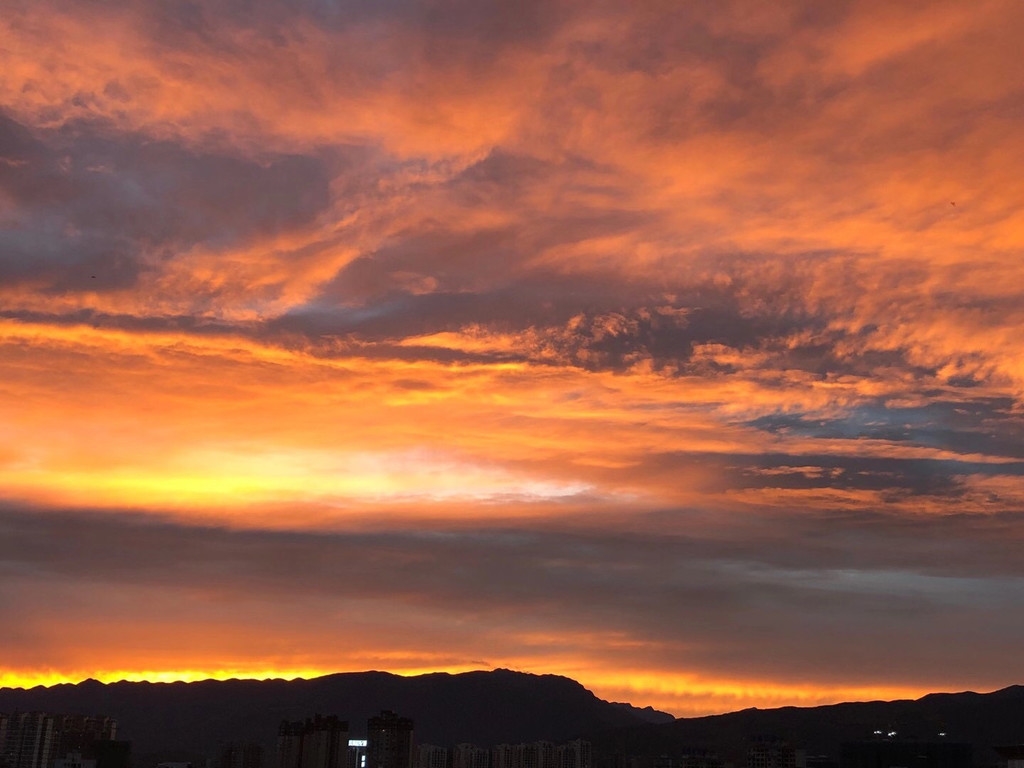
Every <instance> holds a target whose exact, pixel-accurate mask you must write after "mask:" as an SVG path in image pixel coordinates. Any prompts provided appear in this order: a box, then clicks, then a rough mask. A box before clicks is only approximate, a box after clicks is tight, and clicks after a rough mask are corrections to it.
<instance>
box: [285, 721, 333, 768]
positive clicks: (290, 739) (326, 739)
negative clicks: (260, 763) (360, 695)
mask: <svg viewBox="0 0 1024 768" xmlns="http://www.w3.org/2000/svg"><path fill="white" fill-rule="evenodd" d="M277 734H278V735H277V768H347V762H348V722H347V721H345V720H339V719H338V718H337V717H336V716H335V715H326V716H325V715H316V716H315V717H314V718H312V719H306V720H305V721H299V722H295V723H290V722H288V721H285V722H282V723H281V727H280V728H279V729H278V732H277Z"/></svg>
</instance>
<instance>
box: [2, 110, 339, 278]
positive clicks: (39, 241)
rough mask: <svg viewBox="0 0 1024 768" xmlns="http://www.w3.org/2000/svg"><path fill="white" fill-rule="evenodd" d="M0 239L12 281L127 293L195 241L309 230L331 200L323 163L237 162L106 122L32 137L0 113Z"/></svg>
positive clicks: (234, 241) (295, 159)
mask: <svg viewBox="0 0 1024 768" xmlns="http://www.w3.org/2000/svg"><path fill="white" fill-rule="evenodd" d="M0 157H2V158H3V163H0V191H2V192H3V194H4V195H5V196H6V197H7V198H8V200H9V201H10V203H9V204H10V205H11V206H12V210H11V212H10V213H9V214H8V215H9V216H10V217H11V218H12V219H13V222H12V224H11V225H10V226H7V227H5V228H4V229H3V231H2V232H0V270H2V272H3V277H4V278H5V279H6V280H8V281H19V280H31V281H33V282H43V283H44V284H45V285H46V286H47V288H48V289H50V290H54V291H67V290H74V289H78V290H103V289H111V288H124V287H127V286H130V285H132V284H134V283H135V281H136V280H137V278H138V276H139V274H140V272H142V271H144V270H146V269H147V268H149V267H151V266H153V265H155V264H156V263H158V262H159V261H162V260H164V259H168V258H171V257H173V256H175V255H177V254H178V253H179V252H180V251H184V250H187V249H188V248H190V247H192V246H195V245H196V244H200V243H202V244H205V245H208V246H210V247H213V248H223V247H226V246H232V245H242V244H245V243H246V242H249V241H251V240H253V239H255V238H258V237H266V236H269V235H275V234H279V233H283V232H288V231H291V230H295V229H297V228H299V227H302V226H304V225H308V224H309V223H310V222H312V221H313V220H314V219H315V218H316V217H317V215H319V214H320V213H321V212H323V211H324V209H325V208H326V207H327V205H328V204H329V202H330V193H329V189H328V179H329V165H328V162H327V161H326V160H325V159H324V158H320V157H306V156H300V155H275V156H270V157H267V158H260V159H243V158H239V157H235V156H232V155H228V154H217V153H215V152H211V151H200V150H191V149H189V148H186V147H184V146H182V145H179V144H175V143H171V142H167V141H154V140H151V139H147V138H146V137H144V136H141V135H127V136H126V135H124V134H123V133H111V131H110V129H109V127H108V126H105V125H104V124H102V123H94V124H90V123H81V122H78V123H71V124H68V125H65V126H64V127H63V128H61V129H60V130H56V131H52V130H46V131H31V130H29V129H28V128H26V127H24V126H22V125H20V124H18V123H17V122H16V121H15V120H13V119H11V118H10V117H7V116H4V115H3V114H0Z"/></svg>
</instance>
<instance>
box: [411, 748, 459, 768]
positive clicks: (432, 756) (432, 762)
mask: <svg viewBox="0 0 1024 768" xmlns="http://www.w3.org/2000/svg"><path fill="white" fill-rule="evenodd" d="M416 768H452V763H451V753H450V752H449V751H448V750H447V749H445V748H444V747H436V746H434V745H433V744H420V745H419V746H418V747H417V748H416Z"/></svg>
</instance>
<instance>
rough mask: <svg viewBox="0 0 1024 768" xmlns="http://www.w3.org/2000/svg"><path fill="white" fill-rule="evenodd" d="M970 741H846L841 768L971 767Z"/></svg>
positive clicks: (841, 750) (840, 755) (840, 760)
mask: <svg viewBox="0 0 1024 768" xmlns="http://www.w3.org/2000/svg"><path fill="white" fill-rule="evenodd" d="M973 762H974V750H973V748H972V747H971V745H970V744H958V743H955V742H948V741H895V740H878V741H859V742H854V743H850V744H843V746H842V748H841V749H840V751H839V766H840V768H972V765H973Z"/></svg>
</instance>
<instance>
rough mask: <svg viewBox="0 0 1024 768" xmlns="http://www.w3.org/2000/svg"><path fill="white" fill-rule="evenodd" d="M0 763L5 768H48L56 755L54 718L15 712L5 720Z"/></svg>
mask: <svg viewBox="0 0 1024 768" xmlns="http://www.w3.org/2000/svg"><path fill="white" fill-rule="evenodd" d="M6 731H7V733H6V735H5V738H4V742H3V754H2V757H3V761H4V763H6V764H7V768H50V765H51V764H52V763H53V759H54V757H56V754H57V741H58V738H59V734H58V731H57V717H55V716H54V715H50V714H47V713H46V712H16V713H14V714H13V715H10V716H9V717H8V720H7V729H6Z"/></svg>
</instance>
